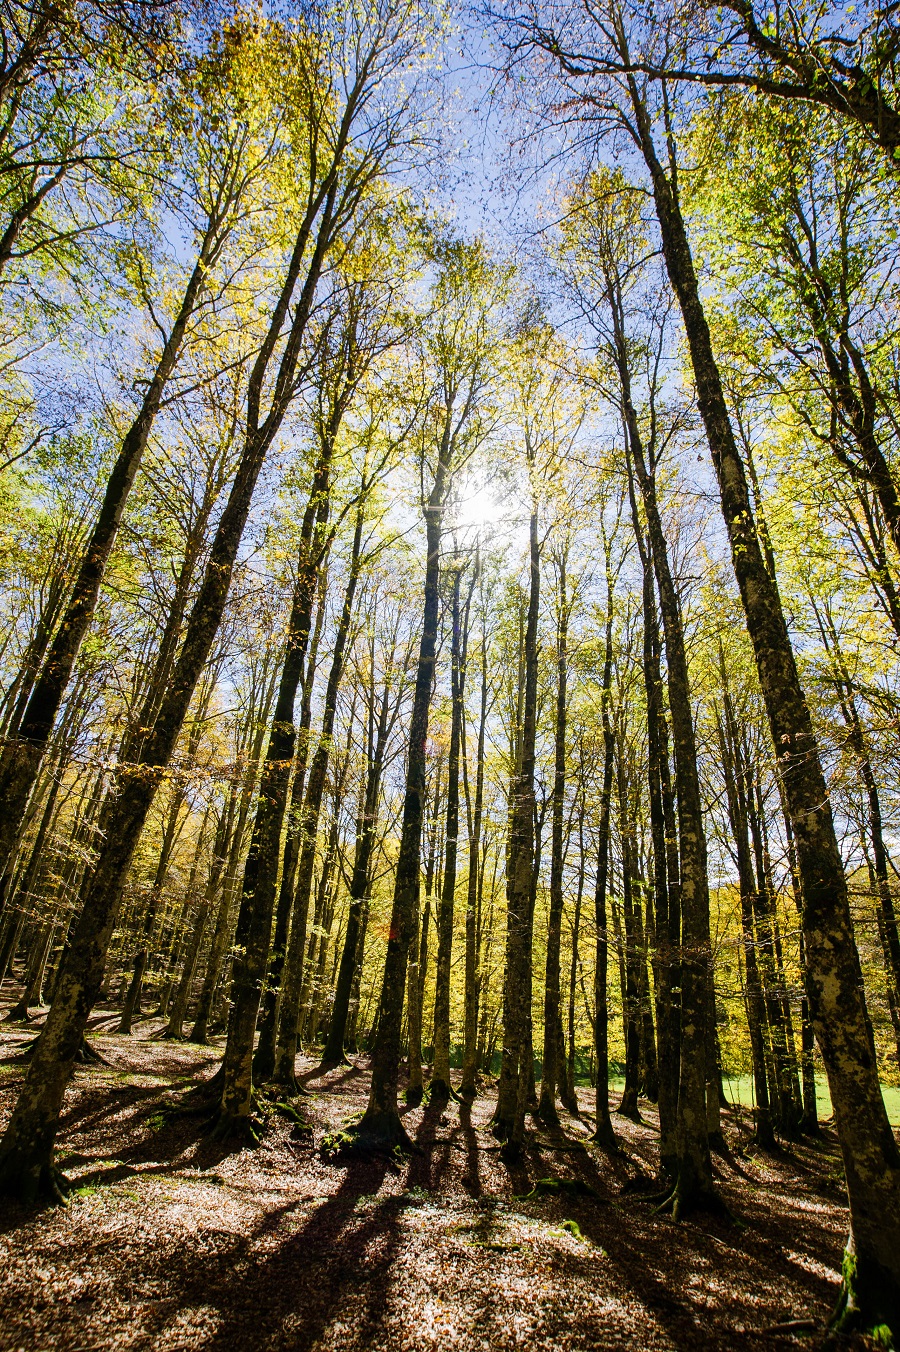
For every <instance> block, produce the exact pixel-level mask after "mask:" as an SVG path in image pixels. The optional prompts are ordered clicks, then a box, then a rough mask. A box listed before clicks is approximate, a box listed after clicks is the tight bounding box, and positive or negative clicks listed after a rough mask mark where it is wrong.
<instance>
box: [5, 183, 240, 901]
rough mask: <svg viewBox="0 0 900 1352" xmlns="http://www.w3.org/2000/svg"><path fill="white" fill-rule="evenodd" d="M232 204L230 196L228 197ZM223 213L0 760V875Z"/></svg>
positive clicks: (216, 244)
mask: <svg viewBox="0 0 900 1352" xmlns="http://www.w3.org/2000/svg"><path fill="white" fill-rule="evenodd" d="M229 209H230V204H229ZM223 226H224V217H220V216H219V215H216V216H212V217H210V219H209V220H208V221H207V224H206V229H205V231H204V234H203V236H202V239H201V242H200V250H199V253H198V256H197V261H196V263H195V265H194V268H193V271H192V272H191V275H190V277H189V279H188V282H187V286H186V287H185V290H184V295H183V296H182V299H181V304H180V306H179V309H178V313H177V315H176V317H175V320H174V323H173V324H172V328H171V330H170V332H169V334H168V336H167V338H166V340H165V343H164V344H163V350H162V353H161V354H160V357H159V361H158V362H157V364H156V369H155V371H154V373H153V376H152V377H151V379H150V382H149V384H148V385H147V390H146V393H145V395H144V398H143V402H142V404H141V409H140V412H139V413H138V415H137V417H136V418H135V420H134V422H133V423H132V425H131V427H130V428H129V430H128V432H127V433H126V435H125V438H124V440H123V442H122V446H121V448H120V450H119V454H118V457H117V459H116V463H115V465H114V466H113V470H112V473H111V474H110V477H109V482H108V483H107V487H106V493H105V495H104V498H103V503H102V505H101V507H100V512H99V515H98V517H97V521H96V524H95V525H94V529H93V531H92V532H91V537H90V540H89V541H88V543H87V547H86V549H85V552H84V555H83V557H82V560H81V564H80V567H79V570H78V576H77V577H76V579H75V583H74V586H73V588H72V592H71V594H70V596H69V599H68V603H67V605H66V608H65V611H64V613H63V615H62V618H61V619H60V621H59V625H58V627H57V630H56V634H55V636H54V639H53V642H52V643H51V644H50V647H49V651H48V652H47V654H46V657H45V659H44V662H43V665H42V669H41V673H40V675H39V677H38V678H37V680H36V681H35V683H34V686H33V688H32V691H31V695H30V698H29V700H28V705H27V708H26V709H25V711H24V713H23V715H22V718H21V722H20V724H19V726H18V728H17V730H16V736H15V738H14V740H12V741H10V742H8V743H7V746H6V748H5V750H4V753H3V757H2V760H0V875H2V874H4V873H5V872H6V869H7V866H8V864H9V856H10V851H11V850H12V849H13V846H14V843H15V839H16V835H17V832H18V829H19V824H20V822H21V820H22V816H23V814H24V811H25V805H26V803H27V801H28V796H29V794H30V792H31V789H32V786H33V784H34V782H35V779H36V777H37V773H38V769H39V768H40V764H41V761H42V760H43V757H44V754H45V752H46V749H47V743H48V741H49V739H50V735H51V733H52V731H53V725H54V723H55V722H56V717H57V714H58V713H59V709H60V706H61V704H62V701H63V696H64V694H65V691H66V686H67V685H68V684H69V678H70V677H71V675H72V670H73V668H74V666H75V659H76V658H77V656H78V652H79V650H80V648H81V643H82V640H83V638H84V636H85V634H86V633H87V630H88V626H89V625H90V623H91V620H92V618H93V615H94V610H95V609H96V605H97V597H98V595H99V593H100V584H101V583H102V581H103V575H104V573H105V571H106V565H107V562H108V560H109V556H110V553H111V552H112V547H113V544H114V543H115V539H116V536H117V534H118V530H119V525H120V523H121V520H122V516H123V514H124V511H125V504H126V503H127V501H128V497H129V494H130V492H131V487H132V484H133V483H134V480H135V476H136V475H137V472H138V468H139V466H140V463H141V459H142V457H143V454H144V450H145V449H146V446H147V442H148V440H149V438H150V432H151V430H152V428H153V424H154V422H155V420H156V415H157V413H158V412H159V408H160V405H161V403H162V399H163V395H164V393H165V389H166V386H167V384H168V382H169V379H170V377H171V376H172V373H173V371H174V370H175V366H176V364H177V362H178V358H179V355H180V353H181V349H182V347H183V345H184V341H185V336H186V334H187V329H188V325H189V323H190V321H191V317H192V316H193V314H194V312H195V310H196V308H197V305H198V303H199V300H200V296H201V292H202V289H203V285H204V282H205V279H206V275H207V273H208V271H209V268H210V266H211V265H212V263H213V262H214V261H215V259H216V257H217V256H218V254H219V252H220V251H221V248H222V245H223V244H224V242H225V236H226V234H227V230H225V229H223Z"/></svg>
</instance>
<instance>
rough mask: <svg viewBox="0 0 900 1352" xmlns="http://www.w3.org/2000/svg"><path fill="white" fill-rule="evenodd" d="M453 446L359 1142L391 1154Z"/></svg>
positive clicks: (444, 460)
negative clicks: (383, 1147)
mask: <svg viewBox="0 0 900 1352" xmlns="http://www.w3.org/2000/svg"><path fill="white" fill-rule="evenodd" d="M452 454H453V446H452V443H451V440H450V425H449V422H448V424H447V427H446V430H445V435H444V438H443V440H442V444H441V448H440V453H439V456H438V463H437V472H436V474H435V480H434V486H433V488H432V490H431V494H430V496H429V499H428V503H427V505H426V507H425V534H426V549H427V554H426V562H425V589H424V599H423V610H422V636H421V640H420V642H419V661H418V665H417V669H416V685H415V692H414V694H413V706H412V715H411V718H410V728H409V754H408V757H407V763H406V793H405V797H404V802H403V824H402V827H401V834H400V849H399V852H398V856H397V867H396V872H395V875H394V899H393V904H392V906H391V919H390V929H389V931H388V942H387V953H386V955H385V963H384V976H383V979H382V984H381V998H380V1001H379V1006H378V1032H377V1036H376V1038H375V1042H374V1046H373V1048H372V1084H371V1089H370V1092H369V1102H368V1105H367V1107H366V1111H365V1114H364V1115H363V1118H362V1121H361V1122H360V1123H359V1126H358V1128H357V1129H356V1130H357V1132H358V1136H359V1139H360V1141H362V1142H374V1143H376V1144H382V1145H389V1146H393V1145H395V1144H397V1143H400V1144H409V1138H408V1137H407V1134H406V1131H405V1130H404V1127H403V1124H402V1122H401V1121H400V1114H399V1112H398V1110H397V1084H398V1080H399V1075H400V1052H401V1029H402V1022H403V993H404V988H405V985H406V964H407V958H408V955H409V948H410V944H411V942H412V939H413V931H414V927H415V907H416V900H417V896H418V889H419V867H420V861H421V848H422V818H423V813H424V807H425V765H426V742H427V739H428V716H429V711H430V707H431V691H432V687H433V685H434V664H435V657H436V654H437V634H438V611H439V606H440V580H441V558H440V551H441V536H442V533H443V521H444V504H445V501H446V496H447V491H448V490H449V487H450V482H449V480H450V464H451V456H452Z"/></svg>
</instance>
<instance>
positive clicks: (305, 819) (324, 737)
mask: <svg viewBox="0 0 900 1352" xmlns="http://www.w3.org/2000/svg"><path fill="white" fill-rule="evenodd" d="M364 517H365V499H364V497H363V498H361V500H360V504H359V508H358V511H357V517H356V528H355V531H354V534H353V545H352V547H351V553H350V563H349V569H350V575H349V578H348V580H347V586H346V588H345V591H344V602H343V606H342V607H341V615H340V619H339V621H338V627H337V633H336V634H335V639H334V649H333V651H332V659H331V670H330V671H329V673H328V683H327V685H326V687H325V706H324V709H323V712H322V731H321V735H320V737H319V742H318V745H317V747H316V752H315V755H314V756H313V759H312V764H311V766H310V771H309V782H308V783H307V786H306V795H305V797H304V800H303V813H302V815H301V822H300V842H301V844H300V854H299V857H298V860H297V885H296V890H295V893H294V904H293V910H292V915H291V932H290V938H289V940H288V947H287V952H286V955H285V961H284V972H283V976H282V983H281V1003H280V1005H279V1010H278V1036H277V1040H276V1044H275V1068H274V1071H273V1079H274V1080H275V1082H276V1083H277V1084H280V1085H282V1086H284V1087H286V1088H287V1089H296V1084H297V1082H296V1078H295V1075H294V1064H295V1062H296V1059H297V1030H298V1025H299V1019H300V991H301V986H302V984H303V955H304V952H305V949H306V917H307V914H308V911H309V899H310V893H311V891H312V880H313V870H314V868H315V862H316V837H317V835H318V830H319V814H320V812H321V808H322V799H323V797H324V794H325V784H326V779H327V775H328V764H329V758H330V755H331V743H332V737H333V733H334V719H335V713H336V711H337V698H338V691H339V689H340V684H341V680H342V678H343V675H344V664H345V658H346V649H347V641H348V639H349V636H350V624H351V621H352V619H353V607H354V602H355V597H356V586H357V582H358V581H359V570H360V554H361V549H362V532H363V522H364ZM351 723H352V718H351Z"/></svg>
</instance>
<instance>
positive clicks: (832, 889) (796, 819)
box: [629, 81, 900, 1328]
mask: <svg viewBox="0 0 900 1352" xmlns="http://www.w3.org/2000/svg"><path fill="white" fill-rule="evenodd" d="M629 83H630V86H631V89H632V91H633V104H634V112H635V119H636V122H637V130H638V139H639V143H640V147H641V150H642V151H643V154H644V158H645V160H646V162H647V166H648V169H649V170H650V174H651V178H652V182H653V192H654V200H655V204H656V211H657V217H658V219H659V223H660V229H661V234H662V241H663V252H664V256H665V262H666V268H667V271H668V274H669V278H670V280H671V282H672V286H673V288H674V290H675V293H676V295H677V297H678V301H679V304H680V307H681V312H682V315H683V318H684V326H685V333H686V336H687V341H688V348H689V351H690V356H691V364H692V367H693V371H694V378H695V381H696V386H697V401H698V404H699V407H700V412H701V415H702V418H703V422H704V426H705V428H706V434H707V440H708V442H709V446H710V451H711V453H712V459H713V464H714V466H715V470H716V476H717V478H718V482H719V490H720V494H721V504H722V512H723V516H724V518H725V523H726V526H727V529H728V536H729V541H730V544H731V552H732V560H733V564H734V570H735V575H736V577H737V581H738V586H739V589H740V593H741V601H742V603H743V606H744V612H745V615H746V618H747V627H748V630H749V633H750V638H751V641H752V643H753V649H754V654H755V657H756V665H757V671H758V673H759V681H760V686H761V688H762V693H763V698H764V700H765V704H766V711H767V714H768V717H769V725H770V729H771V734H772V742H773V745H774V747H775V750H776V755H777V757H778V764H779V773H780V778H781V781H782V784H783V786H784V795H785V801H786V805H787V811H788V816H789V819H790V823H791V829H792V831H793V834H794V840H795V846H796V851H797V868H798V874H799V877H800V881H801V889H802V927H803V937H804V944H805V949H806V959H807V970H808V992H809V998H810V1006H811V1013H812V1019H813V1024H814V1027H815V1030H816V1038H817V1041H818V1043H819V1048H820V1050H821V1052H822V1059H823V1061H824V1062H825V1068H826V1072H827V1074H828V1082H829V1087H830V1089H831V1098H832V1103H833V1105H834V1112H835V1121H836V1123H837V1128H838V1135H839V1137H840V1141H841V1151H842V1154H843V1159H844V1169H845V1176H846V1180H847V1196H848V1202H849V1206H850V1221H851V1234H850V1240H849V1243H848V1249H847V1258H846V1261H845V1265H844V1282H843V1288H842V1298H841V1304H840V1306H839V1308H838V1310H837V1311H836V1320H835V1322H836V1324H837V1325H838V1326H839V1327H841V1328H849V1327H852V1326H854V1325H855V1324H861V1325H865V1326H872V1324H873V1323H875V1324H878V1323H888V1324H889V1325H892V1326H893V1327H894V1328H896V1327H898V1326H900V1151H898V1148H897V1143H896V1141H895V1140H894V1136H893V1133H892V1131H891V1128H890V1124H889V1122H888V1118H887V1113H886V1111H885V1107H884V1100H883V1099H882V1096H881V1088H880V1085H879V1082H878V1070H877V1066H876V1064H875V1058H874V1056H873V1052H872V1042H871V1037H870V1035H869V1029H868V1018H867V1012H866V1005H865V997H864V994H863V983H862V972H861V970H860V963H859V954H858V952H857V950H856V945H855V943H854V939H853V928H852V924H851V919H850V908H849V902H848V897H847V883H846V878H845V876H844V871H843V866H842V863H841V857H840V852H839V849H838V845H837V839H836V835H835V830H834V822H833V818H832V813H831V804H830V801H829V797H828V787H827V784H826V781H825V776H824V773H823V771H822V765H821V761H820V758H819V752H818V746H817V742H816V737H815V732H814V730H813V725H812V719H811V717H810V713H809V708H808V705H807V703H806V699H805V697H804V694H803V690H802V687H801V685H800V679H799V676H798V673H797V667H796V663H795V660H794V653H793V649H792V647H791V641H790V637H789V634H788V630H787V625H786V623H785V619H784V613H783V610H782V607H781V601H780V598H779V595H778V592H777V589H776V586H775V584H774V580H773V579H772V578H771V576H770V574H769V572H768V569H767V568H766V563H765V559H764V557H763V554H762V550H761V548H760V543H759V538H758V535H757V531H756V523H755V519H754V515H753V510H752V505H751V502H750V494H749V490H748V485H747V479H746V475H745V473H744V467H743V464H742V462H741V458H740V455H739V453H738V450H737V445H736V443H735V440H734V434H733V432H732V428H731V423H730V421H729V417H728V408H727V405H726V402H725V397H724V394H723V391H722V383H721V378H720V376H719V370H718V366H717V365H716V360H715V356H714V353H713V348H712V340H711V338H710V333H709V327H708V324H707V322H706V316H705V314H704V312H703V306H702V302H701V300H700V295H699V289H698V284H697V278H696V274H695V272H694V264H693V259H692V256H691V251H690V246H689V243H688V238H687V233H686V230H685V226H684V221H683V219H682V216H681V210H680V206H679V203H678V198H677V195H676V193H675V192H674V191H673V185H672V182H671V181H670V179H669V177H668V176H667V174H666V173H665V171H664V170H663V167H662V165H661V164H660V162H659V159H658V157H657V154H656V150H655V146H654V144H653V132H652V127H651V124H650V119H649V115H648V113H647V110H646V108H645V106H644V105H643V103H642V102H641V99H640V95H639V93H638V91H637V87H636V84H635V83H634V81H630V82H629ZM686 1018H687V1016H686ZM685 1021H686V1019H685Z"/></svg>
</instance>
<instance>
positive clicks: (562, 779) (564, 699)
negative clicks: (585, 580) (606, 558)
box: [538, 551, 572, 1127]
mask: <svg viewBox="0 0 900 1352" xmlns="http://www.w3.org/2000/svg"><path fill="white" fill-rule="evenodd" d="M566 562H567V558H566V551H563V552H562V553H561V555H560V557H559V561H558V567H559V617H558V620H557V634H556V725H555V729H554V760H553V796H552V807H551V827H550V829H551V836H550V908H549V912H548V916H547V960H546V966H545V972H544V1046H543V1050H542V1056H541V1096H540V1100H539V1103H538V1116H539V1117H540V1119H541V1121H542V1122H544V1123H545V1124H546V1125H547V1126H550V1127H554V1126H558V1125H559V1114H558V1112H557V1109H556V1095H557V1091H558V1089H559V1084H560V1077H561V1073H564V1061H563V1042H562V1038H561V1037H560V1036H559V1033H560V1031H561V1029H562V1020H561V1013H560V1010H561V1003H560V1000H561V997H560V948H561V944H562V912H563V810H564V807H565V796H566V718H567V714H568V698H569V696H568V674H569V673H568V631H569V615H570V612H571V606H572V602H571V600H570V597H569V593H568V580H567V577H566Z"/></svg>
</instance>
